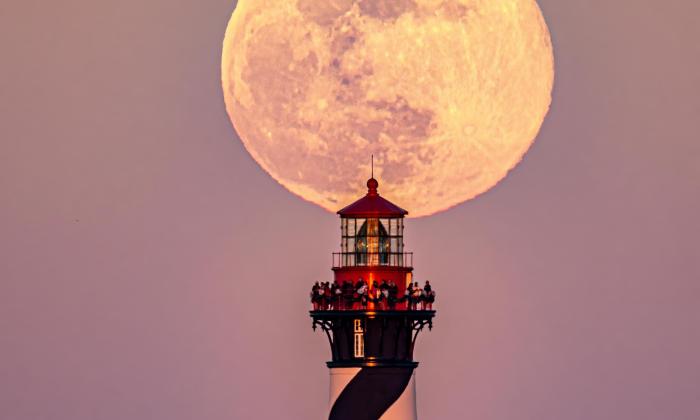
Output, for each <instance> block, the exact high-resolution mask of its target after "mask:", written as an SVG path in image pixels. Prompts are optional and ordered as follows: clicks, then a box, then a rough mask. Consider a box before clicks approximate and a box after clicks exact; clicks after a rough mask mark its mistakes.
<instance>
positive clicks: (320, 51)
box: [222, 0, 554, 216]
mask: <svg viewBox="0 0 700 420" xmlns="http://www.w3.org/2000/svg"><path fill="white" fill-rule="evenodd" d="M553 80H554V63H553V56H552V46H551V41H550V37H549V31H548V29H547V26H546V24H545V22H544V19H543V17H542V13H541V12H540V9H539V7H538V6H537V3H536V2H535V0H499V1H493V0H323V1H318V0H240V1H239V2H238V5H237V6H236V9H235V11H234V12H233V15H232V17H231V20H230V21H229V24H228V28H227V30H226V36H225V39H224V45H223V54H222V84H223V91H224V98H225V101H226V108H227V111H228V114H229V116H230V118H231V121H232V123H233V125H234V128H235V129H236V132H237V133H238V135H239V137H240V139H241V140H242V142H243V144H244V145H245V147H246V149H247V150H248V152H249V153H250V154H251V155H252V156H253V158H254V159H255V160H256V161H257V162H258V163H259V164H260V166H262V167H263V169H265V171H267V172H268V173H269V174H270V175H271V176H272V177H273V178H274V179H275V180H277V181H278V182H279V183H280V184H282V185H283V186H284V187H286V188H287V189H288V190H290V191H291V192H293V193H295V194H297V195H299V196H301V197H302V198H304V199H306V200H309V201H311V202H313V203H316V204H318V205H319V206H321V207H323V208H325V209H328V210H330V211H336V210H338V209H339V208H341V207H343V206H345V205H347V204H349V203H351V202H353V201H354V200H356V199H357V198H359V197H360V196H362V195H363V194H364V193H365V181H366V180H367V178H369V176H370V154H374V175H375V178H377V179H379V181H380V193H381V194H382V195H383V196H385V197H387V198H388V199H390V200H391V201H393V202H395V203H396V204H398V205H400V206H401V207H403V208H406V209H407V210H409V212H411V215H412V216H426V215H430V214H433V213H435V212H439V211H442V210H445V209H447V208H449V207H451V206H454V205H456V204H459V203H461V202H464V201H466V200H469V199H471V198H473V197H475V196H477V195H479V194H481V193H483V192H485V191H487V190H488V189H490V188H491V187H493V186H494V185H496V184H497V183H498V182H499V181H500V180H501V179H503V178H504V177H505V176H506V174H507V173H508V171H509V170H511V169H512V168H513V167H514V166H515V165H517V164H518V162H519V161H520V160H521V159H522V157H523V155H524V154H525V152H526V151H527V150H528V148H529V147H530V145H531V144H532V142H533V141H534V139H535V137H536V136H537V133H538V131H539V129H540V126H541V125H542V121H543V120H544V117H545V115H546V114H547V111H548V109H549V105H550V102H551V91H552V84H553Z"/></svg>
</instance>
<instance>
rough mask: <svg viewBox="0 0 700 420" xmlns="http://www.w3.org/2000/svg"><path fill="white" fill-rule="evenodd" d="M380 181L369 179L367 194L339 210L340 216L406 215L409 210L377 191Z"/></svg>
mask: <svg viewBox="0 0 700 420" xmlns="http://www.w3.org/2000/svg"><path fill="white" fill-rule="evenodd" d="M378 186H379V182H377V180H376V179H374V178H370V179H369V180H368V181H367V195H365V196H364V197H362V198H360V199H359V200H357V201H355V202H354V203H352V204H350V205H349V206H347V207H345V208H343V209H341V210H338V214H339V215H340V217H404V216H405V215H407V214H408V212H407V211H406V210H404V209H402V208H401V207H399V206H397V205H396V204H394V203H392V202H391V201H389V200H387V199H384V198H382V197H380V196H379V193H377V187H378Z"/></svg>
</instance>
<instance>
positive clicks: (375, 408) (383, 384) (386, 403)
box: [328, 367, 414, 420]
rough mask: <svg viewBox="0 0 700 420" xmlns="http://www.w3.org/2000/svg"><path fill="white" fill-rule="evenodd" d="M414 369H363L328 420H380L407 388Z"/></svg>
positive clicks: (347, 387) (336, 402)
mask: <svg viewBox="0 0 700 420" xmlns="http://www.w3.org/2000/svg"><path fill="white" fill-rule="evenodd" d="M413 369H414V368H413V367H369V368H367V367H364V368H362V369H361V370H360V371H359V372H358V373H357V375H355V376H354V377H353V378H352V380H350V382H349V383H348V384H347V386H346V387H345V388H344V389H343V391H342V392H341V393H340V395H338V399H336V400H335V403H334V404H333V408H331V414H330V416H328V420H378V419H379V418H380V417H381V416H382V414H384V412H385V411H386V410H388V409H389V407H391V406H392V404H394V403H395V402H396V400H398V399H399V397H400V396H401V394H402V393H403V391H404V390H405V389H406V386H407V385H408V383H409V381H410V380H411V375H412V374H413Z"/></svg>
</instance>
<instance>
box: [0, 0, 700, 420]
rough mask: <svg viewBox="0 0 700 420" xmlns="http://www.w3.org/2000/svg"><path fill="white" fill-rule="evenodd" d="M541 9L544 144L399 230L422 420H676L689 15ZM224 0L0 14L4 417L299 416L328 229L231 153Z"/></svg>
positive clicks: (691, 399)
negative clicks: (411, 285) (419, 318)
mask: <svg viewBox="0 0 700 420" xmlns="http://www.w3.org/2000/svg"><path fill="white" fill-rule="evenodd" d="M540 5H541V7H542V9H543V13H544V15H545V17H546V19H547V22H548V24H549V27H550V30H551V32H552V38H553V43H554V47H555V59H556V70H557V79H556V85H555V89H554V101H553V104H552V110H551V112H550V114H549V116H548V118H547V120H546V121H545V124H544V126H543V128H542V131H541V133H540V136H539V139H538V140H537V142H536V143H535V145H534V146H533V148H532V149H531V150H530V152H529V153H528V154H527V155H526V157H525V160H524V161H523V163H522V164H521V165H520V166H518V167H517V169H516V170H515V171H513V172H512V173H511V174H510V176H508V178H506V179H505V181H503V182H502V183H501V184H499V185H498V186H497V187H496V188H494V189H493V190H491V191H490V192H488V193H487V194H485V195H483V196H481V197H480V198H478V199H477V200H475V201H472V202H469V203H466V204H463V205H460V206H458V207H456V208H453V209H451V210H449V211H448V212H445V213H441V214H439V215H436V216H433V217H430V218H425V219H418V220H409V221H408V223H407V240H406V244H407V248H408V250H412V251H414V252H415V257H414V263H415V266H416V275H417V278H418V279H419V280H421V281H423V280H424V279H430V280H431V282H432V283H433V284H434V286H435V287H436V288H437V291H438V305H437V309H438V316H437V319H436V324H435V329H434V330H433V332H431V333H428V334H424V335H422V336H421V338H420V339H419V343H418V347H417V358H418V360H420V361H421V366H420V367H419V370H418V393H419V395H418V405H419V413H420V416H421V419H422V420H451V419H454V420H458V419H459V420H461V419H479V420H547V419H552V420H591V419H596V420H628V419H629V420H632V419H634V420H661V419H673V420H697V419H698V418H700V356H699V355H700V246H698V238H700V217H699V216H698V215H699V214H700V142H699V141H698V139H699V135H698V132H699V131H700V123H699V121H700V116H699V115H698V113H699V112H700V70H699V66H700V43H699V42H698V40H699V39H700V25H698V21H697V19H698V16H700V2H698V1H696V0H666V1H663V2H660V1H651V0H634V1H632V0H624V1H623V0H620V1H614V2H611V1H608V0H593V1H579V2H574V1H561V0H541V1H540ZM233 7H234V4H233V3H232V2H231V1H224V0H211V1H188V2H186V1H181V0H168V1H165V0H153V1H148V2H144V1H135V0H123V1H118V2H117V1H113V2H94V1H87V0H63V1H54V2H46V1H37V0H5V1H3V3H2V6H1V7H0V51H2V56H1V57H2V58H1V60H2V61H1V66H0V193H1V195H0V200H1V201H0V255H1V257H0V418H2V419H3V420H4V419H7V420H54V419H60V420H124V419H143V420H152V419H158V420H192V419H206V420H230V419H241V420H247V419H263V420H278V419H299V420H308V419H315V418H320V417H321V415H322V413H323V411H324V409H325V405H326V401H327V392H328V389H327V387H328V374H327V369H326V367H325V365H324V361H326V360H327V359H328V358H329V356H330V355H329V349H328V345H327V343H326V339H325V337H324V336H323V335H322V334H320V333H318V332H317V333H313V332H312V331H311V322H310V319H309V318H308V314H307V312H306V311H307V308H308V304H307V300H306V298H307V294H308V288H309V286H310V283H311V282H312V281H313V280H317V279H321V280H326V279H330V274H331V273H330V270H329V266H330V263H331V258H330V253H331V252H332V251H335V250H337V247H338V243H339V237H338V235H339V227H338V226H339V225H338V220H337V219H336V217H335V216H334V215H331V214H329V213H326V212H324V211H323V210H321V209H320V208H318V207H316V206H314V205H312V204H309V203H306V202H304V201H301V200H299V199H298V198H296V197H295V196H293V195H292V194H290V193H288V192H287V191H286V190H285V189H284V188H282V187H281V186H279V185H278V184H276V183H275V182H274V181H273V180H272V179H271V178H270V177H269V176H268V175H267V174H266V173H264V172H263V171H262V170H261V169H260V168H259V167H258V166H257V164H256V163H255V162H253V161H252V159H251V158H250V157H249V156H248V154H247V153H246V151H245V150H244V148H243V146H242V145H241V143H240V142H239V141H238V140H237V139H236V137H235V134H234V132H233V129H232V128H231V125H230V123H229V120H228V118H227V116H226V113H225V110H224V105H223V99H222V94H221V88H220V81H219V80H220V73H219V68H220V52H221V51H220V50H221V41H222V39H223V35H224V29H225V26H226V23H227V21H228V18H229V16H230V13H231V11H232V10H233ZM380 182H381V180H380ZM388 198H391V197H388ZM397 204H399V205H400V204H401V203H397ZM409 210H410V209H409ZM280 343H282V345H280Z"/></svg>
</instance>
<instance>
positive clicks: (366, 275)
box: [310, 177, 435, 420]
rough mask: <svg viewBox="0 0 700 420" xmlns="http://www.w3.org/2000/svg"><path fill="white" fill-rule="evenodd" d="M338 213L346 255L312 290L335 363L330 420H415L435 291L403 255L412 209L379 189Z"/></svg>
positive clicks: (336, 257) (336, 258)
mask: <svg viewBox="0 0 700 420" xmlns="http://www.w3.org/2000/svg"><path fill="white" fill-rule="evenodd" d="M378 187H379V183H378V182H377V180H376V179H374V177H372V178H370V179H369V180H368V181H367V194H366V195H365V196H364V197H362V198H360V199H359V200H357V201H355V202H354V203H352V204H350V205H349V206H347V207H345V208H343V209H341V210H339V211H338V215H339V216H340V233H341V241H340V247H341V249H340V252H334V253H333V267H332V270H333V280H332V281H328V282H321V283H320V284H319V283H316V284H315V285H314V286H313V288H312V291H311V300H312V303H313V309H312V310H311V311H310V315H311V318H312V326H313V329H314V330H316V329H317V327H318V328H320V329H321V330H322V331H323V332H324V333H325V335H326V337H327V338H328V343H329V344H330V350H331V352H330V353H331V360H330V361H328V362H327V363H326V364H327V366H328V368H329V371H330V398H329V414H328V418H329V420H378V419H381V420H416V419H417V413H416V374H415V372H416V368H417V367H418V362H417V361H415V360H414V359H413V350H414V347H415V344H416V339H417V337H418V334H419V333H420V332H421V331H422V330H423V329H424V328H425V327H426V326H427V327H428V328H429V329H432V320H433V317H434V316H435V311H434V310H433V309H432V303H433V301H434V296H435V293H434V291H433V289H432V286H431V285H430V283H429V282H424V285H423V287H421V286H420V285H419V284H418V282H416V281H415V280H414V278H413V254H412V253H410V252H404V242H403V233H404V217H405V216H406V215H407V214H408V212H407V211H406V210H404V209H402V208H400V207H399V206H397V205H395V204H393V203H391V202H390V201H389V200H387V199H385V198H383V197H381V196H380V195H379V193H378Z"/></svg>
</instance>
